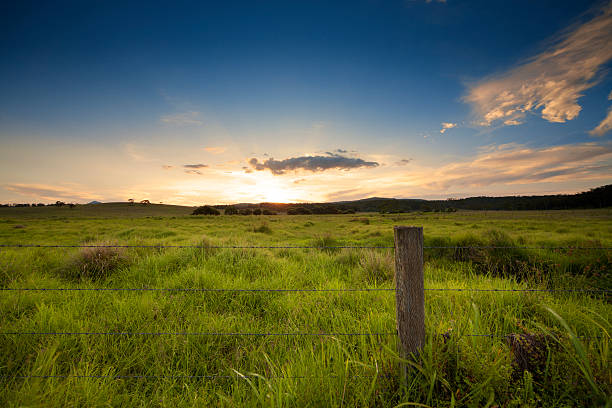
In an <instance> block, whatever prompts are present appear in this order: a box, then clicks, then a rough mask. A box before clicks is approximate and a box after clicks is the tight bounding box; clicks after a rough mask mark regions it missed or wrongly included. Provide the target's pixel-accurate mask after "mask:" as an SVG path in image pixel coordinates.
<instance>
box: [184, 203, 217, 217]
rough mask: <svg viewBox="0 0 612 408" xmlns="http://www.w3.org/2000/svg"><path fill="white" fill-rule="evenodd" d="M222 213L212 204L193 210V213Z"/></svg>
mask: <svg viewBox="0 0 612 408" xmlns="http://www.w3.org/2000/svg"><path fill="white" fill-rule="evenodd" d="M220 214H221V213H220V212H219V210H217V209H216V208H213V207H211V206H210V205H203V206H201V207H198V208H196V209H195V210H193V212H192V213H191V215H220Z"/></svg>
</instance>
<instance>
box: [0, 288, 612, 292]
mask: <svg viewBox="0 0 612 408" xmlns="http://www.w3.org/2000/svg"><path fill="white" fill-rule="evenodd" d="M425 290H426V291H433V292H550V293H555V292H559V293H572V292H577V293H612V289H478V288H425ZM0 291H5V292H213V293H214V292H221V293H223V292H290V293H291V292H314V293H316V292H323V293H324V292H332V293H333V292H395V291H396V289H395V288H347V289H310V288H306V289H243V288H239V289H231V288H0Z"/></svg>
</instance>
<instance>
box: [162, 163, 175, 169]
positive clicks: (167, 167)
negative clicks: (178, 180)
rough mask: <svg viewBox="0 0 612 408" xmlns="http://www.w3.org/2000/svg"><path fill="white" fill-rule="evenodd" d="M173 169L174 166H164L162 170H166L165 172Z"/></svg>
mask: <svg viewBox="0 0 612 408" xmlns="http://www.w3.org/2000/svg"><path fill="white" fill-rule="evenodd" d="M173 168H174V166H171V165H169V164H164V165H162V169H164V170H170V169H173Z"/></svg>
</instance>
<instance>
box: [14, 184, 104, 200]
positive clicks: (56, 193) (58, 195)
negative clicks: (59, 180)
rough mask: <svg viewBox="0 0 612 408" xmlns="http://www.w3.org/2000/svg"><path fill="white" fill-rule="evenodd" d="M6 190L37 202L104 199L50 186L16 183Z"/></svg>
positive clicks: (90, 194) (87, 193) (74, 190)
mask: <svg viewBox="0 0 612 408" xmlns="http://www.w3.org/2000/svg"><path fill="white" fill-rule="evenodd" d="M4 188H5V189H6V190H8V191H12V192H14V193H17V194H22V195H25V196H29V197H34V198H36V199H37V200H47V201H56V200H66V201H88V200H100V199H102V197H101V196H100V195H97V194H94V193H91V192H88V191H82V190H76V189H74V188H68V187H63V186H53V185H48V184H23V183H14V184H8V185H5V186H4Z"/></svg>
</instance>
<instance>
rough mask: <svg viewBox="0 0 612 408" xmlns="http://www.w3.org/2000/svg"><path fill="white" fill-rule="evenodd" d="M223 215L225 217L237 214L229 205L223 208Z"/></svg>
mask: <svg viewBox="0 0 612 408" xmlns="http://www.w3.org/2000/svg"><path fill="white" fill-rule="evenodd" d="M224 214H225V215H236V214H238V209H237V208H236V207H234V206H233V205H231V206H229V207H226V208H225V211H224Z"/></svg>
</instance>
